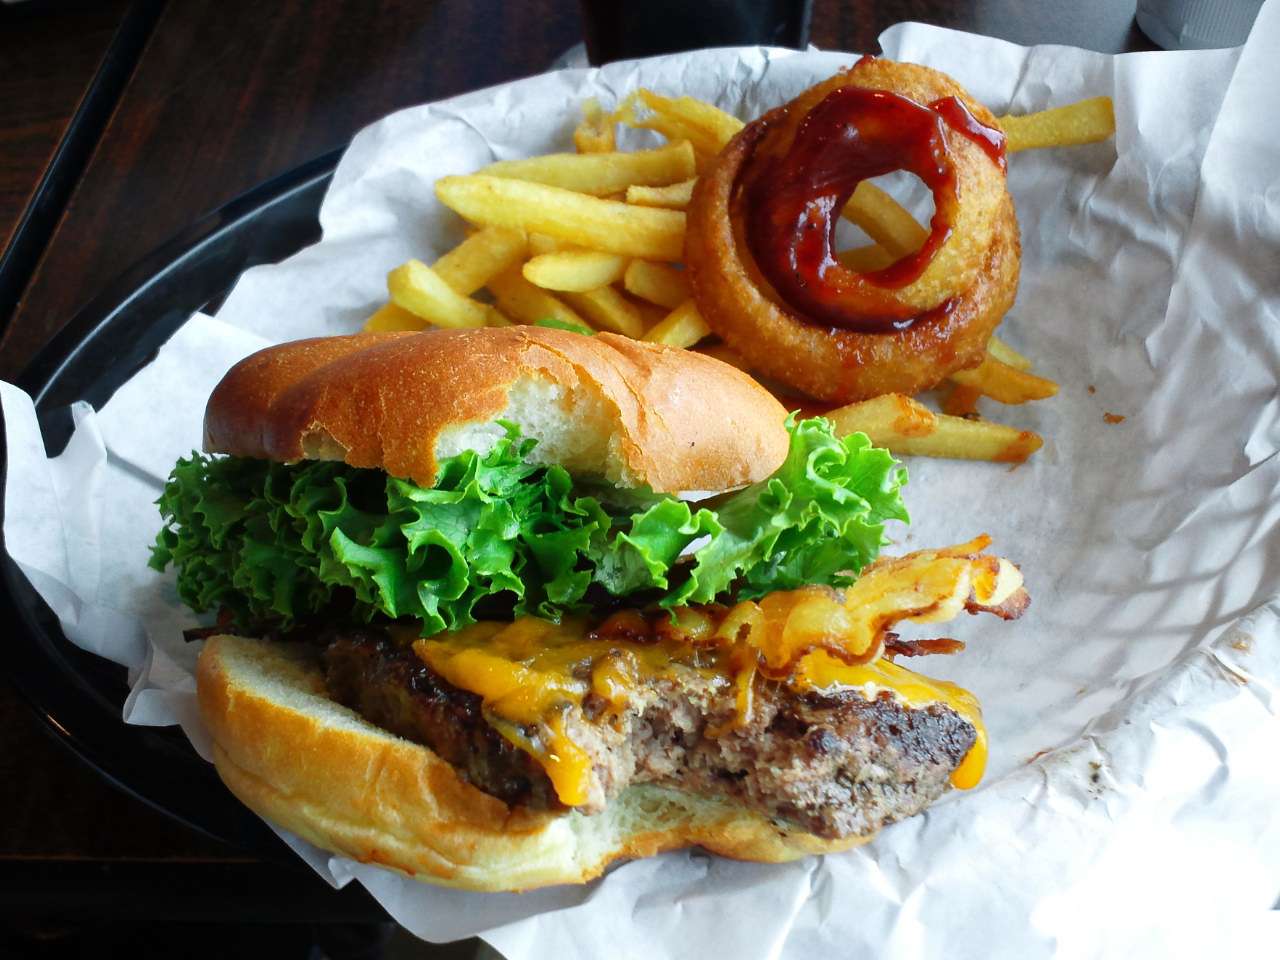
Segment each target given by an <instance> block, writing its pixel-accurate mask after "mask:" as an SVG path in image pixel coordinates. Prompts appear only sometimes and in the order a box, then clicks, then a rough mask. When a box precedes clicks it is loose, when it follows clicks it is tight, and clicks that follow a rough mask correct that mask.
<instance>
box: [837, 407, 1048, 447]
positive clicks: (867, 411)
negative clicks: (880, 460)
mask: <svg viewBox="0 0 1280 960" xmlns="http://www.w3.org/2000/svg"><path fill="white" fill-rule="evenodd" d="M823 416H825V417H826V418H827V419H828V420H830V421H831V422H832V423H833V424H834V425H835V428H836V431H837V433H839V434H850V433H857V432H862V433H865V434H866V435H867V436H868V437H869V438H870V439H871V442H872V443H874V444H875V445H876V446H879V447H888V448H889V450H891V451H892V452H893V453H899V454H907V455H915V456H924V457H946V458H951V459H957V460H993V461H997V462H1003V463H1022V462H1023V461H1024V460H1026V459H1027V457H1029V456H1031V454H1033V453H1035V452H1036V451H1037V450H1039V449H1040V447H1041V446H1042V445H1043V443H1044V441H1043V440H1041V439H1040V437H1039V435H1037V434H1035V433H1033V432H1031V431H1030V430H1017V429H1015V428H1013V427H1008V426H1005V425H1003V424H999V423H990V422H988V421H986V420H965V419H963V418H961V417H951V416H947V415H945V414H936V413H934V412H933V411H932V410H930V409H929V408H928V407H925V406H923V405H922V404H919V403H917V402H916V401H914V400H912V399H911V398H910V397H904V396H902V395H901V394H898V393H887V394H885V395H884V396H882V397H876V398H874V399H872V400H864V401H862V402H861V403H851V404H849V405H848V406H846V407H840V408H839V409H837V410H832V411H830V412H829V413H826V414H823Z"/></svg>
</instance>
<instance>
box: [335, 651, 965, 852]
mask: <svg viewBox="0 0 1280 960" xmlns="http://www.w3.org/2000/svg"><path fill="white" fill-rule="evenodd" d="M324 639H325V640H326V641H327V646H326V648H325V654H324V661H325V672H326V678H327V682H328V686H329V691H330V694H331V696H333V697H334V699H336V700H338V701H339V702H341V703H343V704H345V705H347V706H349V707H351V708H352V709H354V710H356V711H357V712H358V713H360V714H361V715H362V716H363V717H365V718H366V719H368V720H369V721H371V722H372V723H375V724H377V725H378V726H380V727H383V728H384V729H386V730H389V731H391V732H393V733H395V734H397V735H399V736H402V737H404V738H406V739H408V740H412V741H414V742H417V743H421V744H423V745H425V746H427V747H429V748H430V749H431V750H432V751H434V752H435V753H436V754H437V755H439V756H440V757H442V758H443V759H445V760H447V761H448V762H450V763H452V764H453V765H454V766H455V767H456V768H457V769H458V772H459V774H460V775H461V776H462V777H463V778H464V779H466V780H467V781H469V782H470V783H471V784H473V785H474V786H475V787H477V788H478V789H480V790H483V791H484V792H486V793H488V794H491V795H493V796H495V797H497V798H499V799H500V800H502V801H504V802H505V803H507V804H510V805H520V806H526V807H529V808H534V809H555V808H557V807H558V806H559V802H558V801H557V799H556V793H555V790H554V789H553V787H552V785H551V782H550V780H549V779H548V777H547V775H546V773H545V772H544V771H543V769H542V767H541V765H540V764H539V763H538V762H537V761H536V760H535V759H534V758H533V757H532V756H530V755H529V754H528V753H526V752H524V751H523V750H521V749H519V748H518V747H516V746H514V745H513V744H512V743H510V742H509V741H508V740H506V739H505V738H504V737H503V736H502V735H501V734H500V733H498V731H497V730H495V729H494V728H493V727H492V726H490V725H489V723H488V722H487V721H486V719H485V717H484V713H483V710H482V707H481V698H480V697H479V696H478V695H477V694H474V693H471V692H469V691H466V690H461V689H459V688H458V687H455V686H453V685H451V684H449V683H448V682H446V681H445V680H444V679H443V678H441V677H440V676H439V675H438V674H436V673H435V672H434V671H432V670H431V668H430V667H428V666H427V665H426V664H425V663H424V662H423V661H422V660H421V659H420V658H419V657H418V656H417V655H416V654H415V653H414V652H413V650H412V649H411V648H408V647H405V646H401V645H398V644H397V643H395V642H394V641H393V640H392V639H391V638H390V637H389V635H388V634H387V633H386V632H385V631H383V630H381V629H379V628H377V627H360V628H346V629H342V630H331V631H329V632H328V636H326V637H325V638H324ZM584 708H585V709H584V710H583V711H582V712H581V713H579V714H577V715H576V716H575V717H574V718H573V719H572V720H571V722H570V725H569V728H568V733H569V735H570V736H571V737H572V739H573V740H574V742H575V743H577V744H578V745H579V746H580V747H582V748H583V749H584V750H586V751H587V752H588V754H589V755H590V757H591V760H592V766H593V770H592V790H591V799H590V801H589V803H588V804H587V805H586V806H585V808H580V809H585V810H586V812H593V811H595V810H598V809H600V808H602V807H603V806H604V804H605V803H607V802H608V800H609V798H611V797H613V796H616V795H617V794H618V793H619V792H621V791H622V790H623V789H625V788H626V787H627V786H628V785H630V784H638V783H657V784H663V785H668V786H674V787H679V788H680V789H682V790H685V791H688V792H690V793H694V794H698V795H707V796H720V797H728V798H732V799H733V800H735V801H737V802H739V803H742V804H743V805H745V806H748V807H751V808H753V809H756V810H759V811H761V812H762V813H764V814H765V815H767V816H768V817H770V818H771V819H773V820H774V821H775V823H776V824H777V825H778V827H779V828H780V829H787V828H788V826H792V827H796V828H799V829H802V830H805V831H807V832H809V833H813V834H815V835H817V836H820V837H824V838H828V839H835V838H841V837H849V836H856V835H863V834H867V833H871V832H873V831H875V830H878V829H879V828H881V827H882V826H884V825H885V824H888V823H891V822H893V821H895V820H900V819H903V818H905V817H909V816H912V815H914V814H915V813H918V812H919V811H921V810H923V809H924V808H925V807H927V806H928V805H929V804H930V803H932V802H933V801H934V800H935V799H937V797H938V796H939V795H940V794H941V793H942V792H943V791H944V790H945V789H946V787H947V783H948V777H949V776H950V773H951V771H952V770H954V769H955V767H956V766H957V765H958V764H959V763H960V761H961V760H962V759H963V758H964V756H965V754H966V753H968V751H969V748H970V747H971V746H972V745H973V742H974V739H975V737H976V731H975V730H974V728H973V726H972V725H971V724H970V723H968V722H967V721H966V720H964V719H963V718H962V717H960V715H959V714H957V713H955V712H954V711H952V710H950V709H948V708H947V707H945V706H942V705H940V704H933V705H930V706H928V707H926V708H922V709H912V708H908V707H905V706H903V705H902V704H900V703H899V702H898V701H897V700H896V699H895V698H894V697H893V696H892V695H891V694H889V693H887V692H883V693H881V694H880V695H879V696H878V697H876V698H875V699H872V700H868V699H866V698H865V697H863V696H861V695H860V694H859V693H858V692H855V691H852V690H848V691H840V692H838V693H835V694H831V695H822V694H816V693H808V694H800V693H797V692H795V691H794V690H792V689H791V688H789V687H788V686H786V685H784V684H780V683H773V682H769V681H763V680H760V679H758V678H757V680H756V688H755V695H754V705H753V709H752V712H751V717H750V719H749V721H748V722H747V723H746V724H745V725H743V726H740V727H734V726H733V724H732V722H731V720H732V719H733V717H734V716H735V710H736V704H735V697H734V692H733V689H732V687H731V686H729V687H726V685H724V684H716V683H714V682H712V681H710V680H709V679H708V678H707V677H706V676H705V675H704V674H700V673H698V672H696V671H681V670H678V669H677V670H673V671H672V673H671V676H667V677H661V678H654V679H653V680H651V681H650V682H649V683H648V684H646V686H645V687H644V689H643V690H642V691H641V692H640V693H639V695H637V696H635V697H633V698H632V701H631V703H629V704H628V706H627V709H626V710H624V711H622V712H620V713H618V712H605V711H604V710H603V709H602V707H601V705H598V704H596V705H593V704H592V702H591V699H590V698H588V701H587V702H586V703H585V704H584Z"/></svg>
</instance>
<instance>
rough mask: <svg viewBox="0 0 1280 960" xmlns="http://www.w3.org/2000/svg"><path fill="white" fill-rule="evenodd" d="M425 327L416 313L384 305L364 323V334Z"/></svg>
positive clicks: (391, 305) (388, 304)
mask: <svg viewBox="0 0 1280 960" xmlns="http://www.w3.org/2000/svg"><path fill="white" fill-rule="evenodd" d="M426 326H427V323H426V321H425V320H423V319H422V318H421V317H420V316H418V315H417V314H416V313H410V312H409V311H408V310H406V309H405V308H404V307H401V306H397V305H396V304H394V303H384V304H383V305H382V306H380V307H379V308H378V309H377V310H375V311H374V312H373V313H372V314H371V315H370V316H369V319H368V320H366V321H365V322H364V331H365V333H384V332H387V331H391V330H423V329H425V328H426Z"/></svg>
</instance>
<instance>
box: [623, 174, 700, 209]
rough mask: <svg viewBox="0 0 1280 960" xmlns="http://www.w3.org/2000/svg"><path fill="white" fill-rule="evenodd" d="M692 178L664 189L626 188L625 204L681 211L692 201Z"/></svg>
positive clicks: (640, 186) (693, 182) (693, 181)
mask: <svg viewBox="0 0 1280 960" xmlns="http://www.w3.org/2000/svg"><path fill="white" fill-rule="evenodd" d="M697 182H698V181H697V180H696V179H694V178H690V179H688V180H681V181H680V182H679V183H672V184H668V185H667V186H665V187H646V186H642V185H636V186H632V187H627V203H634V204H637V205H639V206H641V207H666V208H667V209H668V210H683V209H684V208H685V207H687V206H688V205H689V201H690V200H692V199H693V185H694V184H695V183H697Z"/></svg>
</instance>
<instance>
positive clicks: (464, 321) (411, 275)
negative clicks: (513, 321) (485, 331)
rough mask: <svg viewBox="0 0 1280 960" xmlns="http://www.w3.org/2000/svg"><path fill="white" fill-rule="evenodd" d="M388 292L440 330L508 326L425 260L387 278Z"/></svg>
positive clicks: (399, 304)
mask: <svg viewBox="0 0 1280 960" xmlns="http://www.w3.org/2000/svg"><path fill="white" fill-rule="evenodd" d="M387 292H388V293H390V294H391V300H392V301H393V302H394V303H395V304H396V306H398V307H402V308H403V309H405V310H408V311H409V312H410V313H413V314H416V315H417V316H419V317H421V318H422V319H424V320H426V321H427V322H428V323H431V324H434V325H435V326H437V327H483V326H495V325H505V323H506V320H505V318H503V317H502V315H501V314H499V313H498V312H497V311H496V310H494V309H493V308H492V307H489V306H486V305H485V304H483V303H478V302H476V301H475V300H472V299H471V298H470V297H464V296H463V295H462V294H460V293H458V291H456V290H454V289H453V287H451V286H449V285H448V284H447V283H445V282H444V281H443V280H442V279H440V276H439V275H438V274H437V273H436V272H435V271H434V270H432V269H431V268H430V267H428V266H427V265H426V264H425V263H423V262H422V261H421V260H410V261H409V262H407V263H404V264H401V265H400V266H398V267H396V268H395V269H394V270H392V271H391V272H390V273H388V274H387Z"/></svg>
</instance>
